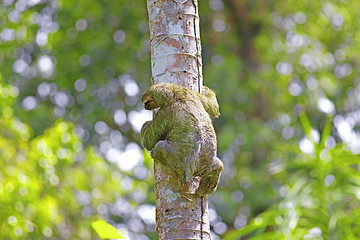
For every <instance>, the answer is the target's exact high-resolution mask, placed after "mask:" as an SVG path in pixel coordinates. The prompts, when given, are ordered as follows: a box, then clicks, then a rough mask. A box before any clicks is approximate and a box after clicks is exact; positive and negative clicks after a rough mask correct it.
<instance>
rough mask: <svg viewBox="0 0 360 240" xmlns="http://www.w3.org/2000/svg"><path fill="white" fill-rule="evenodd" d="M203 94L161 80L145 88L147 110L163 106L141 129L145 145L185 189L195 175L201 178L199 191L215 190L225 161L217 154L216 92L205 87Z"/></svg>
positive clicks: (203, 192)
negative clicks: (171, 171)
mask: <svg viewBox="0 0 360 240" xmlns="http://www.w3.org/2000/svg"><path fill="white" fill-rule="evenodd" d="M202 90H203V94H199V93H196V92H193V91H190V90H188V89H187V88H185V87H182V86H180V85H177V84H171V83H160V84H155V85H152V86H151V87H149V88H148V89H146V90H145V92H144V94H143V97H142V99H141V100H142V102H143V104H144V106H145V109H147V110H153V109H156V108H160V109H159V110H158V111H157V112H156V113H155V116H154V118H153V120H152V121H148V122H146V123H145V124H144V125H143V127H142V129H141V139H142V143H143V145H144V147H145V148H146V149H148V150H149V151H151V156H152V157H153V158H154V159H155V160H158V161H159V162H160V163H161V164H162V165H164V166H165V167H167V168H170V169H173V170H174V171H175V172H176V173H177V174H178V177H179V184H180V188H181V189H182V188H183V187H184V186H185V185H186V184H187V183H189V182H190V181H191V179H192V178H193V177H200V185H199V187H198V189H197V191H196V192H197V194H199V195H200V196H204V195H206V194H209V193H211V192H213V191H214V190H215V189H216V187H217V184H218V182H219V178H220V174H221V171H222V170H223V168H224V165H223V163H222V162H221V160H220V159H219V158H217V157H216V134H215V131H214V128H213V125H212V122H211V119H210V117H218V116H219V115H220V113H219V105H218V103H217V101H216V96H215V93H214V92H213V91H212V90H211V89H209V88H207V87H205V86H204V87H203V89H202Z"/></svg>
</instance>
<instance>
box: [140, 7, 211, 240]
mask: <svg viewBox="0 0 360 240" xmlns="http://www.w3.org/2000/svg"><path fill="white" fill-rule="evenodd" d="M147 7H148V14H149V27H150V47H151V68H152V76H153V77H152V83H153V84H157V83H162V82H169V83H176V84H179V85H182V86H184V87H187V88H189V89H190V90H193V91H197V92H200V91H201V87H202V81H203V78H202V60H201V45H200V29H199V14H198V3H197V0H147ZM154 175H155V206H156V223H157V233H158V237H157V239H159V240H170V239H177V240H180V239H201V240H208V239H210V224H209V214H208V201H207V198H206V197H200V196H198V195H196V194H184V193H181V191H180V189H179V185H178V181H177V176H176V174H175V173H174V172H172V171H171V170H170V169H167V168H164V167H163V166H162V165H160V164H159V163H157V162H156V161H155V162H154ZM197 180H198V179H196V178H194V182H193V184H192V185H191V186H190V190H191V188H194V189H195V188H196V186H198V182H196V181H197ZM190 192H191V191H190Z"/></svg>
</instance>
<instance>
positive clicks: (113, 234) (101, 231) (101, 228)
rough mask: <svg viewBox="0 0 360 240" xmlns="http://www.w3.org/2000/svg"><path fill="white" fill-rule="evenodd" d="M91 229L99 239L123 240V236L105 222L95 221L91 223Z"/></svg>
mask: <svg viewBox="0 0 360 240" xmlns="http://www.w3.org/2000/svg"><path fill="white" fill-rule="evenodd" d="M91 226H92V228H93V229H94V230H95V231H96V233H97V234H98V235H99V237H100V238H101V239H107V238H115V239H124V238H125V237H124V235H123V234H120V233H119V231H118V230H117V229H116V228H114V227H113V226H111V225H110V224H108V223H107V222H105V221H104V220H97V221H94V222H92V223H91Z"/></svg>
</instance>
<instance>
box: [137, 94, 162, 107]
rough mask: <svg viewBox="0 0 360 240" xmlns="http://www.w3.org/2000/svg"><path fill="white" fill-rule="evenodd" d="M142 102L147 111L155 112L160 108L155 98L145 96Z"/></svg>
mask: <svg viewBox="0 0 360 240" xmlns="http://www.w3.org/2000/svg"><path fill="white" fill-rule="evenodd" d="M141 101H142V102H143V104H144V107H145V109H146V110H154V109H156V108H158V107H160V106H159V104H158V103H157V102H156V100H155V99H154V97H153V96H143V97H142V98H141Z"/></svg>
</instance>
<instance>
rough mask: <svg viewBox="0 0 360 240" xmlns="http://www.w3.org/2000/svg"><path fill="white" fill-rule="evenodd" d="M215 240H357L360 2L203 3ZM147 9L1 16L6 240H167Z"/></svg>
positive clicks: (73, 7) (15, 10)
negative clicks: (102, 235)
mask: <svg viewBox="0 0 360 240" xmlns="http://www.w3.org/2000/svg"><path fill="white" fill-rule="evenodd" d="M199 9H200V18H201V21H200V24H201V40H202V47H203V63H204V67H203V71H204V83H205V84H206V85H207V86H209V87H211V88H213V89H214V90H215V91H216V92H217V95H218V100H219V103H220V110H221V114H222V115H221V117H220V118H219V119H216V120H214V125H215V128H216V130H217V133H218V150H219V156H220V158H221V159H222V160H223V161H224V164H225V170H224V173H223V176H222V180H221V183H220V186H219V188H218V190H217V192H216V193H213V194H212V195H210V196H209V201H210V214H211V229H212V235H213V236H212V238H213V239H215V240H216V239H228V240H230V239H359V238H360V222H359V220H358V219H359V218H360V201H359V200H360V175H359V169H360V167H359V164H360V157H359V153H360V132H359V124H360V109H359V105H360V78H359V77H358V75H359V71H360V64H359V54H360V31H359V30H358V29H360V17H359V14H358V9H360V2H359V1H355V0H341V1H340V0H338V1H335V0H334V1H324V0H320V1H309V0H304V1H293V0H283V1H274V0H265V1H236V0H210V1H200V3H199ZM146 11H147V10H146V1H130V0H119V1H107V0H101V1H91V0H89V1H65V0H57V1H55V0H54V1H52V0H2V3H1V7H0V229H1V231H0V238H1V239H44V238H50V239H98V236H97V235H96V233H95V231H94V230H93V229H92V228H91V223H92V222H93V221H95V220H98V219H103V220H105V221H107V222H109V223H111V224H112V225H113V226H115V227H116V228H118V229H123V230H124V231H125V232H126V234H127V236H128V238H129V239H140V240H146V239H156V233H155V220H154V218H155V217H154V194H153V176H152V160H151V158H150V157H149V156H148V153H147V152H146V151H143V150H142V149H141V147H140V144H139V128H140V127H141V125H142V123H143V122H145V121H146V120H147V119H148V118H149V117H150V116H151V114H150V113H147V111H145V110H144V109H143V106H142V104H141V102H140V100H139V98H140V96H141V93H142V91H143V90H144V89H145V88H146V87H147V86H148V85H149V84H150V78H151V69H150V48H149V32H148V23H147V12H146Z"/></svg>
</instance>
